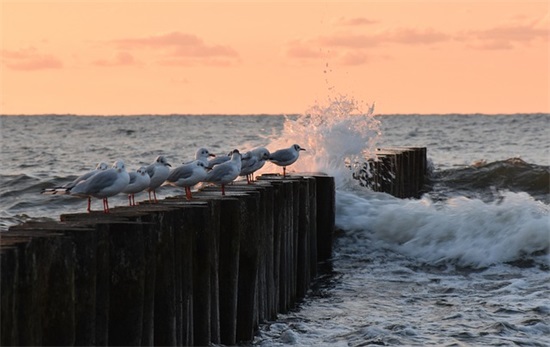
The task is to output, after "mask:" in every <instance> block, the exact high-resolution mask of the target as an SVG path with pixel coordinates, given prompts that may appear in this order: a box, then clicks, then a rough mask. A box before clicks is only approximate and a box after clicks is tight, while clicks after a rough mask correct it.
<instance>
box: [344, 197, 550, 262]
mask: <svg viewBox="0 0 550 347" xmlns="http://www.w3.org/2000/svg"><path fill="white" fill-rule="evenodd" d="M336 196H337V200H336V201H337V203H336V206H337V213H336V224H337V226H338V227H339V228H340V229H342V230H345V231H346V233H348V234H349V233H355V234H361V235H364V236H365V240H366V241H365V242H368V243H369V247H376V249H391V250H393V251H395V252H398V253H400V254H403V255H405V256H407V257H412V258H413V259H416V260H417V261H419V262H420V263H423V264H429V265H434V266H439V265H445V264H454V265H457V266H460V267H469V268H483V267H488V266H491V265H494V264H501V263H513V262H518V263H521V264H530V263H532V262H534V263H535V264H542V266H545V267H547V266H548V265H550V258H549V257H548V252H549V251H550V207H549V206H548V205H547V204H544V203H543V202H541V201H537V200H535V199H533V198H532V197H531V196H530V195H529V194H526V193H524V192H521V193H514V192H505V193H503V194H502V198H501V200H499V201H492V202H484V201H482V200H480V199H472V198H468V197H465V196H460V197H455V198H450V199H447V200H446V201H434V200H432V199H431V198H430V197H429V196H427V195H425V196H424V197H423V198H422V199H420V200H413V199H410V200H401V199H397V198H394V197H391V196H389V195H388V194H383V193H374V192H370V193H368V192H363V193H358V192H357V191H355V192H346V191H339V192H338V193H337V195H336ZM366 246H367V245H366V244H364V245H358V246H357V247H358V249H359V248H362V247H366Z"/></svg>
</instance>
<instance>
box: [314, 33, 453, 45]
mask: <svg viewBox="0 0 550 347" xmlns="http://www.w3.org/2000/svg"><path fill="white" fill-rule="evenodd" d="M451 39H452V37H451V36H450V35H448V34H445V33H443V32H440V31H436V30H434V29H424V30H418V29H410V28H401V29H395V30H387V31H383V32H379V33H374V34H352V33H343V34H342V33H340V34H334V35H330V36H324V37H320V38H318V39H317V41H318V42H319V43H320V44H321V45H324V46H331V47H350V48H367V47H373V46H378V45H383V44H389V43H398V44H403V45H419V44H421V45H429V44H434V43H440V42H445V41H449V40H451Z"/></svg>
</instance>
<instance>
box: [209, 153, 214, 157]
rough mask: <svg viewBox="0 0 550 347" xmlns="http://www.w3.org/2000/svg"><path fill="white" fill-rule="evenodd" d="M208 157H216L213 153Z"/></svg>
mask: <svg viewBox="0 0 550 347" xmlns="http://www.w3.org/2000/svg"><path fill="white" fill-rule="evenodd" d="M208 156H209V157H215V156H216V155H215V154H214V153H210V154H208Z"/></svg>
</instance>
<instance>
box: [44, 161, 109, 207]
mask: <svg viewBox="0 0 550 347" xmlns="http://www.w3.org/2000/svg"><path fill="white" fill-rule="evenodd" d="M108 168H109V165H107V164H106V163H104V162H100V163H98V164H97V166H96V167H95V169H94V170H92V171H88V172H86V173H85V174H83V175H81V176H78V177H77V178H76V179H75V180H74V181H72V182H70V183H67V184H64V185H62V186H60V187H53V188H46V189H44V190H42V192H41V194H51V195H54V194H67V190H70V189H71V188H72V187H74V186H76V185H77V184H78V183H80V182H82V181H84V180H87V179H88V178H90V177H92V176H93V175H95V174H96V173H98V172H100V171H105V170H107V169H108ZM91 206H92V198H91V196H88V209H87V211H88V212H90V210H91Z"/></svg>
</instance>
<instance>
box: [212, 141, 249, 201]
mask: <svg viewBox="0 0 550 347" xmlns="http://www.w3.org/2000/svg"><path fill="white" fill-rule="evenodd" d="M231 153H232V154H231V160H228V161H226V162H224V163H221V164H218V165H216V166H214V167H213V168H212V170H211V171H209V172H208V174H207V175H206V178H205V179H204V180H203V182H210V183H215V184H220V185H221V186H222V195H225V185H226V184H227V183H229V182H232V181H233V180H234V179H235V178H237V177H238V176H239V173H240V172H241V154H240V153H239V151H238V150H236V149H235V150H233V152H231Z"/></svg>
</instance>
